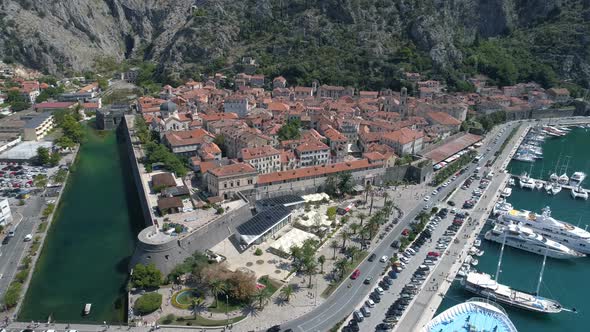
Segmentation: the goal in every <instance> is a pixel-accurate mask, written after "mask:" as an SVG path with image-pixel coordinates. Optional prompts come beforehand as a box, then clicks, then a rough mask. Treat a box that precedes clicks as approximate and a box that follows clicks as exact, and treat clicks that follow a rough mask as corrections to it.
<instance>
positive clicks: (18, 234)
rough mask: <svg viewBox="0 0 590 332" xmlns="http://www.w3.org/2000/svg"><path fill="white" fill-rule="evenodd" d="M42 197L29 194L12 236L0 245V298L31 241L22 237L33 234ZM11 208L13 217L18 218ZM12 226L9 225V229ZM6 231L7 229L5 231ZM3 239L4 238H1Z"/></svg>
mask: <svg viewBox="0 0 590 332" xmlns="http://www.w3.org/2000/svg"><path fill="white" fill-rule="evenodd" d="M43 204H44V199H43V198H42V197H39V196H31V197H30V198H29V199H28V200H27V204H26V205H25V206H24V208H23V209H22V216H23V218H22V220H20V222H19V223H18V224H17V225H16V231H15V235H14V237H13V238H11V239H10V240H9V241H8V243H6V244H2V245H1V246H0V253H1V255H0V275H1V276H2V277H1V278H0V298H1V297H2V296H4V293H5V292H6V289H7V288H8V285H9V284H10V282H11V281H12V279H13V278H14V275H15V274H16V273H17V269H18V266H19V264H20V261H21V260H22V257H24V253H25V251H26V250H27V248H28V247H29V246H30V243H31V242H25V241H24V238H25V236H26V235H27V234H32V235H33V236H34V231H35V230H36V225H37V223H38V222H39V213H40V211H41V208H42V207H43ZM11 209H12V210H13V218H14V219H15V220H18V217H17V216H16V215H15V213H14V206H11ZM12 228H14V225H13V226H9V229H12ZM6 233H8V231H6ZM2 239H4V238H2Z"/></svg>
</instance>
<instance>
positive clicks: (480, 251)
mask: <svg viewBox="0 0 590 332" xmlns="http://www.w3.org/2000/svg"><path fill="white" fill-rule="evenodd" d="M483 254H485V251H483V250H479V251H478V252H477V254H475V255H476V256H477V257H481V256H483Z"/></svg>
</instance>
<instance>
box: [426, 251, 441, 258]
mask: <svg viewBox="0 0 590 332" xmlns="http://www.w3.org/2000/svg"><path fill="white" fill-rule="evenodd" d="M428 256H429V257H439V256H440V253H438V252H436V251H431V252H429V253H428Z"/></svg>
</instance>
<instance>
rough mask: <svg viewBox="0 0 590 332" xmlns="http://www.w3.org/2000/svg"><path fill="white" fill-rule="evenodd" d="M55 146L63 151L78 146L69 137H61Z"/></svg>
mask: <svg viewBox="0 0 590 332" xmlns="http://www.w3.org/2000/svg"><path fill="white" fill-rule="evenodd" d="M55 144H56V145H57V146H59V147H60V148H62V149H71V148H73V147H74V146H76V143H75V142H74V141H73V140H72V139H71V138H69V137H68V136H61V137H60V138H58V139H56V140H55Z"/></svg>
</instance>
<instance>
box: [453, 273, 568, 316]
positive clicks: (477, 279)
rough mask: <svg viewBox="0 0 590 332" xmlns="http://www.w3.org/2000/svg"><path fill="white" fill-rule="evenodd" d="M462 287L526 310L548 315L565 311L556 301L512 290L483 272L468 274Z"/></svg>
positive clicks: (463, 280) (462, 281)
mask: <svg viewBox="0 0 590 332" xmlns="http://www.w3.org/2000/svg"><path fill="white" fill-rule="evenodd" d="M461 285H462V286H463V287H464V288H465V289H466V290H467V291H469V292H472V293H474V294H477V295H479V296H481V297H484V298H487V299H490V300H494V301H496V302H500V303H503V304H507V305H510V306H513V307H516V308H520V309H524V310H529V311H535V312H540V313H547V314H556V313H559V312H561V311H562V310H563V307H562V306H561V304H559V302H557V301H555V300H551V299H548V298H544V297H542V296H538V295H533V294H531V293H527V292H523V291H519V290H516V289H512V288H510V287H509V286H506V285H502V284H500V283H498V282H497V281H495V280H494V279H492V277H491V276H490V275H489V274H487V273H483V272H469V273H467V276H465V278H463V279H462V280H461Z"/></svg>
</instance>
